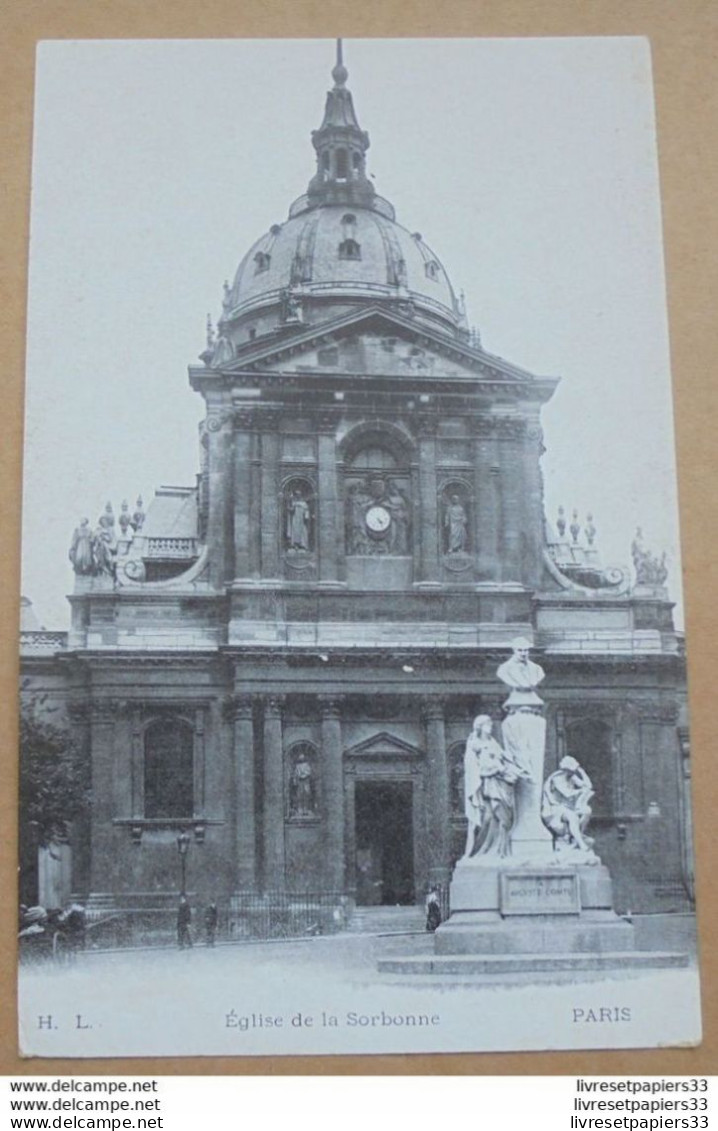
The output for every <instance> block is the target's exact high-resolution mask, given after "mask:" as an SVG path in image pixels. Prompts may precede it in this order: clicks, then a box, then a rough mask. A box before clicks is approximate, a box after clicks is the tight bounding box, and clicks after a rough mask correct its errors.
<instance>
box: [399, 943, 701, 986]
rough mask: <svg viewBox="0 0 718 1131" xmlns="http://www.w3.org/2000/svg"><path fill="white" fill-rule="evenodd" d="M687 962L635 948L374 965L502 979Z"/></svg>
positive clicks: (651, 967) (641, 968) (673, 965)
mask: <svg viewBox="0 0 718 1131" xmlns="http://www.w3.org/2000/svg"><path fill="white" fill-rule="evenodd" d="M688 964H689V958H688V955H687V954H669V953H666V952H663V951H645V950H643V951H642V950H635V951H629V952H628V953H626V952H625V951H620V952H618V953H614V954H611V953H608V952H606V953H603V954H561V953H556V954H509V955H498V954H485V955H477V954H451V955H448V954H433V955H432V954H429V955H423V956H416V957H413V958H412V957H406V958H401V957H397V958H383V959H381V960H380V961H379V962H378V964H377V966H378V969H379V972H380V973H382V974H422V975H423V974H434V975H438V974H447V975H452V976H454V977H462V976H464V977H471V976H476V975H481V974H488V975H492V976H495V977H496V980H497V981H501V980H502V979H503V978H510V977H515V976H516V975H517V974H556V975H559V974H568V975H571V974H591V973H598V972H601V971H605V972H607V973H608V972H610V971H626V972H630V971H636V972H640V971H648V970H663V969H683V968H685V967H686V966H688Z"/></svg>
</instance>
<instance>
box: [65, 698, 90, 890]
mask: <svg viewBox="0 0 718 1131" xmlns="http://www.w3.org/2000/svg"><path fill="white" fill-rule="evenodd" d="M67 713H68V716H69V719H70V724H71V727H72V737H73V740H74V742H75V744H76V746H77V749H78V751H79V753H80V756H81V759H82V763H83V777H84V780H85V782H86V784H87V785H89V784H90V772H91V745H90V741H91V740H90V710H89V706H88V704H87V703H86V702H85V701H84V700H80V701H78V700H70V701H69V702H68V704H67ZM72 831H73V834H74V835H73V841H74V845H73V853H72V890H73V891H89V890H91V882H90V863H91V859H92V816H91V812H89V811H88V809H85V810H84V811H83V812H82V814H81V815H80V816H79V817H77V818H76V819H75V820H74V821H73V822H72Z"/></svg>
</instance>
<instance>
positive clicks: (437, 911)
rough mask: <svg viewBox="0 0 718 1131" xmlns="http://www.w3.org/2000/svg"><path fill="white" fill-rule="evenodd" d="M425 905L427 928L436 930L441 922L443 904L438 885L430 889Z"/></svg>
mask: <svg viewBox="0 0 718 1131" xmlns="http://www.w3.org/2000/svg"><path fill="white" fill-rule="evenodd" d="M424 906H425V907H426V929H427V931H435V930H436V928H437V927H438V926H439V924H440V923H441V904H440V902H439V892H438V889H437V888H436V887H433V888H430V889H429V892H428V894H427V896H426V902H425V904H424Z"/></svg>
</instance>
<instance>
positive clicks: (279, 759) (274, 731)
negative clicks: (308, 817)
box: [264, 695, 284, 891]
mask: <svg viewBox="0 0 718 1131" xmlns="http://www.w3.org/2000/svg"><path fill="white" fill-rule="evenodd" d="M264 888H265V891H282V890H283V888H284V753H283V748H282V698H281V697H280V696H278V695H270V696H269V697H268V698H267V699H265V701H264Z"/></svg>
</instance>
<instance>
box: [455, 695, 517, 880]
mask: <svg viewBox="0 0 718 1131" xmlns="http://www.w3.org/2000/svg"><path fill="white" fill-rule="evenodd" d="M491 727H492V723H491V719H490V717H489V716H488V715H479V716H478V717H477V718H475V719H474V725H473V728H472V730H471V734H470V735H469V737H468V739H467V741H466V752H465V754H464V798H465V810H464V811H465V813H466V817H467V820H468V822H469V828H468V833H467V838H466V851H465V852H464V859H467V858H468V857H471V856H497V857H500V858H503V857H505V856H510V855H511V830H512V828H513V825H514V820H515V816H516V807H515V800H514V787H515V785H516V782H517V781H518V780H519V778H525V777H527V776H528V774H527V772H526V770H524V769H522V768H521V767H520V766H518V765H517V764H516V762H514V761H513V760H512V759H511V758H510V757H509V755H508V754H507V753H506V751H505V750H504V749H503V747H501V746H500V745H499V743H498V742H497V741H496V739H495V738H494V737H493V736H492V733H491Z"/></svg>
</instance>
